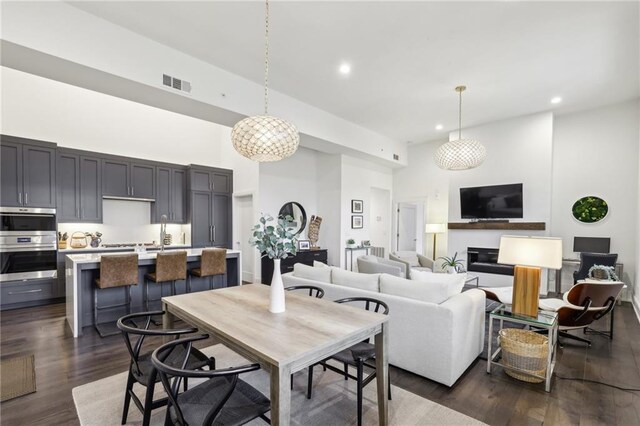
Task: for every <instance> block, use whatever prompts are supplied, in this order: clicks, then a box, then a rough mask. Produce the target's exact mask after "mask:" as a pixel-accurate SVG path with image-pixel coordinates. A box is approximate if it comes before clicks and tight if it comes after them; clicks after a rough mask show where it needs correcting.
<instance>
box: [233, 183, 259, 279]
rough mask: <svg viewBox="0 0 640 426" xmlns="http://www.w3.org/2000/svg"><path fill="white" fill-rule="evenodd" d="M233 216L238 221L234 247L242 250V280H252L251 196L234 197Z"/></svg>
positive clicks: (253, 256) (253, 253)
mask: <svg viewBox="0 0 640 426" xmlns="http://www.w3.org/2000/svg"><path fill="white" fill-rule="evenodd" d="M235 211H236V214H235V218H236V220H237V221H238V222H239V223H238V227H237V228H236V229H237V233H236V234H235V235H237V238H236V241H235V247H234V248H235V249H236V250H240V251H241V252H242V281H243V282H249V283H252V282H253V278H254V265H255V255H256V249H255V248H254V247H253V246H251V245H250V244H249V239H250V238H251V228H252V227H253V196H252V195H243V196H240V197H236V210H235Z"/></svg>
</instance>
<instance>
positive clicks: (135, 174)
mask: <svg viewBox="0 0 640 426" xmlns="http://www.w3.org/2000/svg"><path fill="white" fill-rule="evenodd" d="M155 174H156V168H155V166H154V165H152V164H146V163H138V162H131V161H127V160H126V159H112V158H104V159H103V160H102V182H103V186H102V195H103V196H104V197H110V198H140V199H147V200H153V199H154V198H155V196H156V191H155V188H156V181H155V180H156V178H155Z"/></svg>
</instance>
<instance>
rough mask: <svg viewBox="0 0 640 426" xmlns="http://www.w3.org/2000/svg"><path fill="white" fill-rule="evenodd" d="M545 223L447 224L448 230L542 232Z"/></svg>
mask: <svg viewBox="0 0 640 426" xmlns="http://www.w3.org/2000/svg"><path fill="white" fill-rule="evenodd" d="M546 225H547V224H546V223H545V222H449V224H448V228H449V229H512V230H514V229H515V230H524V231H544V230H545V229H546Z"/></svg>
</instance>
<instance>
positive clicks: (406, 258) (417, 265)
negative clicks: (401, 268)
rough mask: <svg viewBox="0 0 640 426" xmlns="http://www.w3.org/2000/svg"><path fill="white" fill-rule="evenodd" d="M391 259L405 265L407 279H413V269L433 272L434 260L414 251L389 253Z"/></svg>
mask: <svg viewBox="0 0 640 426" xmlns="http://www.w3.org/2000/svg"><path fill="white" fill-rule="evenodd" d="M389 259H390V260H395V261H396V262H402V263H404V264H405V266H406V278H407V279H411V269H417V270H419V271H430V272H433V265H434V262H433V260H431V259H429V258H428V257H426V256H423V255H421V254H419V253H416V252H414V251H395V252H391V253H389Z"/></svg>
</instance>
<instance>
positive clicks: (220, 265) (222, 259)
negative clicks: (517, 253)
mask: <svg viewBox="0 0 640 426" xmlns="http://www.w3.org/2000/svg"><path fill="white" fill-rule="evenodd" d="M200 270H201V272H202V276H203V277H208V276H211V275H224V274H226V273H227V249H224V248H212V249H204V250H202V257H201V261H200Z"/></svg>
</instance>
